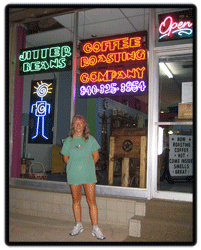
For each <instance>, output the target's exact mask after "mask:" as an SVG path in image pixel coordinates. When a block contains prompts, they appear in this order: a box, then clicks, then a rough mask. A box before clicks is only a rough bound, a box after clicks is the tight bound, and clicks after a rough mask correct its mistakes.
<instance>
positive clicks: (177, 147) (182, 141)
mask: <svg viewBox="0 0 201 250" xmlns="http://www.w3.org/2000/svg"><path fill="white" fill-rule="evenodd" d="M192 145H193V137H192V136H181V135H170V137H169V147H170V153H169V171H170V175H171V176H172V177H180V176H192V175H193V152H192V151H193V150H192V149H193V146H192Z"/></svg>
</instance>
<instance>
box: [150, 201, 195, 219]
mask: <svg viewBox="0 0 201 250" xmlns="http://www.w3.org/2000/svg"><path fill="white" fill-rule="evenodd" d="M146 218H157V219H161V220H163V219H164V220H165V219H166V220H172V221H174V222H177V223H179V222H181V223H187V224H188V223H189V224H192V222H193V204H192V203H190V202H172V201H164V200H151V201H148V202H147V204H146Z"/></svg>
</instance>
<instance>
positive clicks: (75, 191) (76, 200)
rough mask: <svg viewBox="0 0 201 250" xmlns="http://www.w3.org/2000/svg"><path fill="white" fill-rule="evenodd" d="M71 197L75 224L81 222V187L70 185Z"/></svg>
mask: <svg viewBox="0 0 201 250" xmlns="http://www.w3.org/2000/svg"><path fill="white" fill-rule="evenodd" d="M70 187H71V192H72V196H73V212H74V216H75V221H76V222H81V204H80V202H81V190H82V186H81V185H70Z"/></svg>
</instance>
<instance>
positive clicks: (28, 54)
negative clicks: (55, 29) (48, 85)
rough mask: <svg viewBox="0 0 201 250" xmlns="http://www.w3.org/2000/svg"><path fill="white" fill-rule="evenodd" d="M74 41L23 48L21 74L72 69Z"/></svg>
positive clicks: (20, 58)
mask: <svg viewBox="0 0 201 250" xmlns="http://www.w3.org/2000/svg"><path fill="white" fill-rule="evenodd" d="M71 59H72V42H68V43H64V44H57V45H48V46H43V47H34V48H30V49H24V50H21V54H20V56H19V60H20V74H31V73H32V74H33V73H42V72H43V73H44V72H49V71H59V70H68V69H71V64H72V63H71V61H72V60H71Z"/></svg>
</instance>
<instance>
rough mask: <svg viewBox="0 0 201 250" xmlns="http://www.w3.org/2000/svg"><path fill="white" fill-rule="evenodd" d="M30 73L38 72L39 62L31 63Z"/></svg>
mask: <svg viewBox="0 0 201 250" xmlns="http://www.w3.org/2000/svg"><path fill="white" fill-rule="evenodd" d="M30 64H31V71H39V70H40V69H41V68H40V61H37V62H31V63H30Z"/></svg>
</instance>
